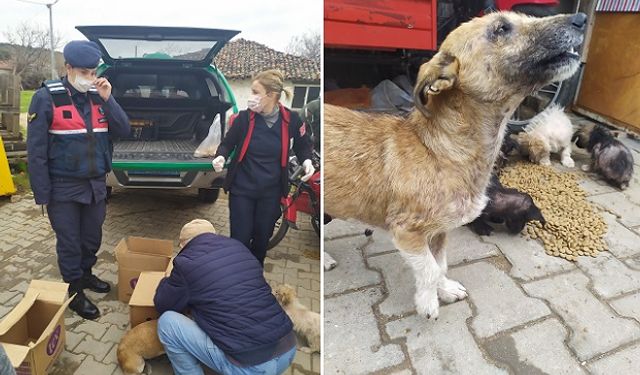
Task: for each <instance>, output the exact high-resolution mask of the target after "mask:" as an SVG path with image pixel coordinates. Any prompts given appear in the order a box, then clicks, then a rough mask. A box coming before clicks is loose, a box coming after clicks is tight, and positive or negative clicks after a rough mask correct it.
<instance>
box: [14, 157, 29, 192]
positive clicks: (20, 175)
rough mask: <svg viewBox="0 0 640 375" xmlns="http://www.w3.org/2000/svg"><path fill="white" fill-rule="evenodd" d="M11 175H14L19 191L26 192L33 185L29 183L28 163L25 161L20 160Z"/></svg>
mask: <svg viewBox="0 0 640 375" xmlns="http://www.w3.org/2000/svg"><path fill="white" fill-rule="evenodd" d="M11 177H13V183H14V185H15V186H16V189H17V190H18V192H19V193H25V192H28V191H29V190H31V185H30V184H29V173H28V172H27V163H25V162H24V161H21V162H18V164H17V165H14V166H13V173H12V174H11Z"/></svg>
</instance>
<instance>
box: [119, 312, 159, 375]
mask: <svg viewBox="0 0 640 375" xmlns="http://www.w3.org/2000/svg"><path fill="white" fill-rule="evenodd" d="M162 354H164V346H162V343H161V342H160V339H159V338H158V321H157V320H150V321H148V322H144V323H140V324H138V325H137V326H135V327H133V329H131V330H130V331H129V332H127V333H126V334H125V335H124V337H122V340H120V344H119V345H118V353H117V355H118V363H120V367H121V368H122V372H124V374H125V375H139V374H142V371H143V370H144V363H145V362H144V360H145V359H151V358H155V357H158V356H161V355H162Z"/></svg>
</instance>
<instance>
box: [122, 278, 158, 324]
mask: <svg viewBox="0 0 640 375" xmlns="http://www.w3.org/2000/svg"><path fill="white" fill-rule="evenodd" d="M164 277H165V273H164V272H142V273H141V274H140V277H139V278H138V284H137V285H136V288H135V289H134V291H133V295H131V299H130V300H129V321H130V322H131V328H133V327H135V326H137V325H138V324H140V323H144V322H146V321H149V320H154V319H158V318H159V317H160V314H159V313H158V311H156V307H155V304H154V303H153V297H154V296H155V295H156V289H158V284H160V280H162V278H164Z"/></svg>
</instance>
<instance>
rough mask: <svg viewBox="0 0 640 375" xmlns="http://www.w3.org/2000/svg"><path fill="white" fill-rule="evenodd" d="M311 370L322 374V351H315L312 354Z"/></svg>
mask: <svg viewBox="0 0 640 375" xmlns="http://www.w3.org/2000/svg"><path fill="white" fill-rule="evenodd" d="M311 370H313V371H315V372H317V373H318V374H320V353H313V354H312V355H311Z"/></svg>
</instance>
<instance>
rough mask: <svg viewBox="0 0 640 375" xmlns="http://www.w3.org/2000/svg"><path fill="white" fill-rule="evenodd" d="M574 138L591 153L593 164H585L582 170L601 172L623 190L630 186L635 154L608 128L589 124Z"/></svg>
mask: <svg viewBox="0 0 640 375" xmlns="http://www.w3.org/2000/svg"><path fill="white" fill-rule="evenodd" d="M573 139H574V140H577V142H576V145H577V146H578V147H580V148H586V149H587V151H589V152H590V153H591V165H584V166H583V167H582V170H584V171H585V172H588V171H589V170H592V171H593V172H596V173H599V174H600V175H601V176H602V177H604V179H605V180H606V181H607V182H609V183H610V184H612V185H614V186H617V187H618V188H620V189H622V190H624V189H626V188H627V187H629V181H631V177H632V176H633V155H632V154H631V151H629V148H627V146H625V145H624V144H623V143H622V142H620V141H619V140H617V139H615V138H614V136H613V134H612V133H611V132H610V131H609V130H608V129H607V128H605V127H603V126H600V125H594V124H591V125H587V126H584V127H582V128H581V129H580V130H578V131H577V132H576V134H575V136H574V138H573Z"/></svg>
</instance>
